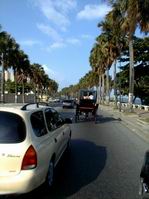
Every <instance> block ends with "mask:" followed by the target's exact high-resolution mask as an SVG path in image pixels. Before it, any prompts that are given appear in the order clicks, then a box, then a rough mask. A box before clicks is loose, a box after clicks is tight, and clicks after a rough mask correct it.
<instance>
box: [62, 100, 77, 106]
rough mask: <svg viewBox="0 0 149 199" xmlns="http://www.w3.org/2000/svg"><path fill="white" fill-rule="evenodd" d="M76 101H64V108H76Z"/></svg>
mask: <svg viewBox="0 0 149 199" xmlns="http://www.w3.org/2000/svg"><path fill="white" fill-rule="evenodd" d="M74 105H75V103H74V100H72V99H68V100H63V108H74Z"/></svg>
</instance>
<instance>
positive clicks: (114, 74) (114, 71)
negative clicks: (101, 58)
mask: <svg viewBox="0 0 149 199" xmlns="http://www.w3.org/2000/svg"><path fill="white" fill-rule="evenodd" d="M113 76H114V103H115V108H116V109H117V88H116V83H117V78H116V60H115V62H114V70H113Z"/></svg>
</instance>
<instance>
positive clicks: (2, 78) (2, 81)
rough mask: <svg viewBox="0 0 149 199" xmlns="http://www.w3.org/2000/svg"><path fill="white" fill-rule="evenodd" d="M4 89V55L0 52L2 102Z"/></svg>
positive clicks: (2, 100)
mask: <svg viewBox="0 0 149 199" xmlns="http://www.w3.org/2000/svg"><path fill="white" fill-rule="evenodd" d="M4 90H5V71H4V55H3V53H2V73H1V102H2V103H4V101H5V100H4V93H5V92H4Z"/></svg>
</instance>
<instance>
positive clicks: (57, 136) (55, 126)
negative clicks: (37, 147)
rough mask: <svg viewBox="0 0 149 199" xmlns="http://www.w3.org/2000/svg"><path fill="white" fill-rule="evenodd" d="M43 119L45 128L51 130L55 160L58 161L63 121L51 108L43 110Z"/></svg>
mask: <svg viewBox="0 0 149 199" xmlns="http://www.w3.org/2000/svg"><path fill="white" fill-rule="evenodd" d="M45 119H46V124H47V129H48V131H50V132H51V135H52V139H53V140H54V142H55V146H54V147H55V153H56V161H58V160H59V158H60V157H61V155H62V152H63V148H64V132H63V127H62V126H63V121H62V120H61V119H60V118H59V114H58V112H57V111H56V110H55V109H52V108H47V109H46V110H45Z"/></svg>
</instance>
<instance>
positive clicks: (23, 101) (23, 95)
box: [22, 81, 25, 103]
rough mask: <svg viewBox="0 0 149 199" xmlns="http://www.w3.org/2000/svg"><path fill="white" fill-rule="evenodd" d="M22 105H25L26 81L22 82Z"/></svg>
mask: <svg viewBox="0 0 149 199" xmlns="http://www.w3.org/2000/svg"><path fill="white" fill-rule="evenodd" d="M22 103H25V93H24V81H22Z"/></svg>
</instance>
